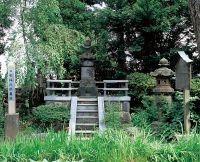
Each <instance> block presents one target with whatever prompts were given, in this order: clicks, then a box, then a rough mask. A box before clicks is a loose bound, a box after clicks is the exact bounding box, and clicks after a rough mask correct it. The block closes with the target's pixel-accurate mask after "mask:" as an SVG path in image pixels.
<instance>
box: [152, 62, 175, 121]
mask: <svg viewBox="0 0 200 162" xmlns="http://www.w3.org/2000/svg"><path fill="white" fill-rule="evenodd" d="M158 65H159V66H160V68H158V69H156V70H155V71H154V72H151V73H150V75H151V76H154V77H156V87H155V88H154V89H153V92H154V93H155V95H156V102H157V107H158V113H159V114H158V115H159V120H161V118H162V112H161V108H160V107H159V102H160V100H161V99H162V98H163V99H165V100H166V101H167V102H168V103H169V104H171V103H172V97H171V93H172V92H174V89H173V88H172V87H171V82H170V79H171V78H172V76H174V75H175V73H174V72H173V71H172V70H171V69H169V68H168V67H167V66H169V62H168V60H167V59H165V58H162V59H161V60H160V62H159V64H158Z"/></svg>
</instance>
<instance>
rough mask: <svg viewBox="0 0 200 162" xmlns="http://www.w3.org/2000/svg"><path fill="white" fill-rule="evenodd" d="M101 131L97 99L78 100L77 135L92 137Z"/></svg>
mask: <svg viewBox="0 0 200 162" xmlns="http://www.w3.org/2000/svg"><path fill="white" fill-rule="evenodd" d="M98 129H99V117H98V100H97V98H86V97H84V98H83V97H82V98H78V99H77V110H76V125H75V134H76V135H83V136H90V135H91V134H93V133H94V132H95V130H98Z"/></svg>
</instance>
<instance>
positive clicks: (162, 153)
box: [0, 130, 200, 162]
mask: <svg viewBox="0 0 200 162" xmlns="http://www.w3.org/2000/svg"><path fill="white" fill-rule="evenodd" d="M0 146H1V147H0V161H3V160H7V161H8V162H16V161H17V162H26V161H27V162H28V161H30V159H33V160H40V161H42V160H43V159H47V160H48V161H54V160H57V159H60V160H63V161H66V160H69V161H73V160H81V159H84V162H147V161H152V162H156V161H157V162H168V161H172V162H176V161H177V162H179V161H180V162H199V161H200V135H199V134H192V135H191V136H187V137H183V138H182V139H180V140H179V141H174V142H171V143H162V141H158V140H155V139H154V138H153V136H152V134H150V133H145V132H141V133H139V134H137V135H135V136H134V137H130V136H128V135H127V133H126V132H123V131H112V130H108V131H106V132H105V133H103V134H96V135H94V137H92V138H90V139H88V140H86V139H84V138H80V137H77V138H75V137H74V138H69V137H68V136H67V133H66V132H64V131H63V132H58V133H54V132H52V131H50V132H48V134H47V136H46V137H44V138H41V137H37V138H30V136H29V137H27V136H26V137H25V136H22V135H20V136H18V137H17V139H16V140H15V141H0Z"/></svg>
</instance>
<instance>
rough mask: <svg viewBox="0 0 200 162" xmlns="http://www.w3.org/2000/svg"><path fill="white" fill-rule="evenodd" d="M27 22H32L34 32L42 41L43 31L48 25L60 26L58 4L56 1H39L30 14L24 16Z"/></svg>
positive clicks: (60, 19) (60, 18)
mask: <svg viewBox="0 0 200 162" xmlns="http://www.w3.org/2000/svg"><path fill="white" fill-rule="evenodd" d="M25 16H26V17H27V20H28V21H30V22H33V25H34V31H35V33H36V34H37V36H39V37H40V38H42V39H43V36H44V31H45V30H46V29H47V28H48V27H49V25H54V24H62V17H61V15H60V8H59V3H58V1H57V0H39V1H38V2H37V5H36V6H35V7H33V8H32V10H31V12H30V14H29V13H27V14H25Z"/></svg>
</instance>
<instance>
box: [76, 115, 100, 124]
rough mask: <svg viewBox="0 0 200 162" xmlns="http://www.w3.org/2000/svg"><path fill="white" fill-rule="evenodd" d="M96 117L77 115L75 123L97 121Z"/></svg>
mask: <svg viewBox="0 0 200 162" xmlns="http://www.w3.org/2000/svg"><path fill="white" fill-rule="evenodd" d="M98 119H99V118H98V117H97V116H77V117H76V123H98V122H99V120H98Z"/></svg>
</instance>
